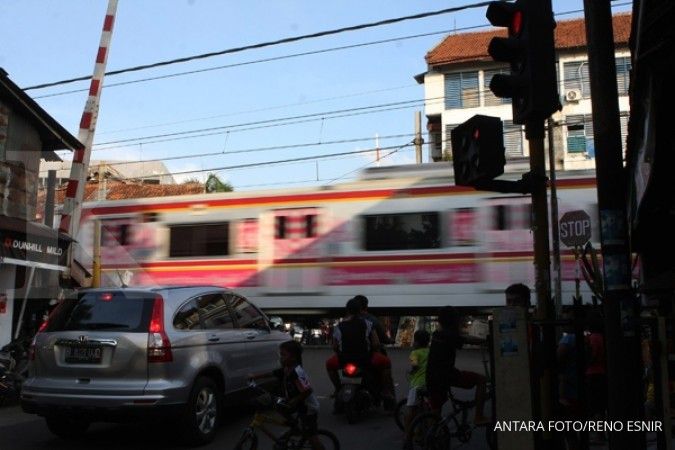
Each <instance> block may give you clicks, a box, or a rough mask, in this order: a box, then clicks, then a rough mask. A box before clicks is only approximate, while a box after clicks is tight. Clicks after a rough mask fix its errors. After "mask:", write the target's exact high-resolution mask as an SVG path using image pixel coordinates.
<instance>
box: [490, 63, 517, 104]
mask: <svg viewBox="0 0 675 450" xmlns="http://www.w3.org/2000/svg"><path fill="white" fill-rule="evenodd" d="M498 73H506V70H505V69H492V70H485V71H484V72H483V92H484V97H485V106H499V105H505V104H509V103H511V99H508V98H499V97H497V96H496V95H495V94H493V93H492V91H491V90H490V81H491V80H492V77H493V76H495V75H497V74H498Z"/></svg>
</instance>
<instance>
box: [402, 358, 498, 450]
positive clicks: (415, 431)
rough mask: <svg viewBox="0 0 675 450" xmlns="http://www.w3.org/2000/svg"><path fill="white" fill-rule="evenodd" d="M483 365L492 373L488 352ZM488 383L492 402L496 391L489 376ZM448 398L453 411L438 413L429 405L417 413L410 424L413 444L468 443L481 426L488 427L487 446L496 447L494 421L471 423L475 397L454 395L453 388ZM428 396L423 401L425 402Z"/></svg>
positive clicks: (435, 446)
mask: <svg viewBox="0 0 675 450" xmlns="http://www.w3.org/2000/svg"><path fill="white" fill-rule="evenodd" d="M483 365H484V369H485V373H486V375H487V374H489V370H488V364H487V359H486V355H485V353H483ZM487 380H488V385H487V390H486V393H485V404H486V405H489V404H490V402H491V400H492V397H493V396H494V391H493V388H492V385H491V383H490V382H489V380H490V378H489V376H488V377H487ZM448 401H449V405H450V411H449V412H448V413H447V414H444V415H441V416H439V415H437V414H436V413H434V412H432V411H430V410H429V409H430V408H429V406H428V404H427V408H426V409H427V411H426V412H422V413H421V414H418V415H417V416H416V417H415V419H414V420H413V422H412V424H411V429H412V433H411V434H412V442H411V444H412V447H413V448H420V449H429V450H432V449H433V450H436V449H438V450H440V449H450V448H451V441H452V440H453V439H456V440H457V441H459V442H460V443H461V444H465V443H468V442H469V441H470V440H471V436H472V434H473V431H474V430H475V429H476V428H479V427H483V426H484V427H485V440H486V441H487V444H488V447H489V448H490V449H494V448H495V446H496V441H495V434H494V429H493V427H492V425H491V424H485V425H479V426H476V425H475V424H473V423H471V422H470V420H469V412H471V410H472V409H473V408H474V407H475V405H476V403H475V401H474V400H469V401H466V400H459V399H458V398H456V397H455V395H454V394H453V392H452V390H450V391H448ZM425 403H428V399H426V398H425V401H423V402H422V404H423V405H424V404H425Z"/></svg>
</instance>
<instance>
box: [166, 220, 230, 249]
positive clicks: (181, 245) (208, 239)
mask: <svg viewBox="0 0 675 450" xmlns="http://www.w3.org/2000/svg"><path fill="white" fill-rule="evenodd" d="M169 231H170V234H169V256H170V257H182V256H224V255H228V254H229V225H228V223H227V222H222V223H200V224H196V225H170V226H169Z"/></svg>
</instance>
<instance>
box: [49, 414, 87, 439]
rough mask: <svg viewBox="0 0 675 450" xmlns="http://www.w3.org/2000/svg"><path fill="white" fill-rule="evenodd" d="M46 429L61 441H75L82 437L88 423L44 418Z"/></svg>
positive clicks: (51, 417) (54, 417) (79, 420)
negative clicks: (61, 439)
mask: <svg viewBox="0 0 675 450" xmlns="http://www.w3.org/2000/svg"><path fill="white" fill-rule="evenodd" d="M45 421H46V422H47V428H49V431H51V432H52V433H53V434H55V435H56V436H58V437H60V438H63V439H75V438H78V437H80V436H82V435H83V434H84V433H85V432H86V431H87V429H88V428H89V424H90V422H89V421H87V420H84V419H69V418H67V417H56V416H47V417H45Z"/></svg>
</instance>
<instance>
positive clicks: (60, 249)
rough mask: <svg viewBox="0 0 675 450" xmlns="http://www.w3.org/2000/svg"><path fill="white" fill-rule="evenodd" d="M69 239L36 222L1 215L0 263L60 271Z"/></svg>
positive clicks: (64, 264) (65, 262) (66, 252)
mask: <svg viewBox="0 0 675 450" xmlns="http://www.w3.org/2000/svg"><path fill="white" fill-rule="evenodd" d="M71 242H72V239H71V238H70V237H69V236H67V235H65V234H62V233H59V232H58V230H55V229H53V228H50V227H48V226H45V225H42V224H40V223H36V222H27V221H25V220H21V219H17V218H15V217H8V216H2V215H0V262H2V263H4V264H15V265H20V266H26V267H35V268H40V269H47V270H59V271H62V270H64V269H65V267H66V265H67V255H68V247H69V246H70V244H71Z"/></svg>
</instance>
